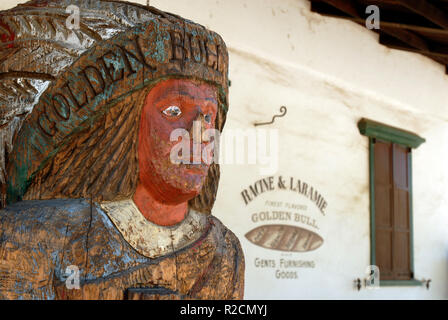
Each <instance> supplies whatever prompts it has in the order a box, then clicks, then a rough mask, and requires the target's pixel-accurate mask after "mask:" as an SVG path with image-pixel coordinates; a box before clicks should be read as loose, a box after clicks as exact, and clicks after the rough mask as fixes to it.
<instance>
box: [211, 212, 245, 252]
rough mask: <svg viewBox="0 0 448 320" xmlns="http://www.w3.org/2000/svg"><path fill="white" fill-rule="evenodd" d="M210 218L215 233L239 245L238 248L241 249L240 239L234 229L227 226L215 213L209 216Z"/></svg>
mask: <svg viewBox="0 0 448 320" xmlns="http://www.w3.org/2000/svg"><path fill="white" fill-rule="evenodd" d="M209 220H210V222H211V224H212V225H213V231H214V233H218V234H219V236H220V237H223V238H225V240H226V241H227V242H230V243H231V244H232V245H235V246H237V247H238V249H241V245H240V240H239V239H238V237H237V236H236V235H235V234H234V233H233V232H232V230H230V229H229V228H227V227H226V226H225V225H224V223H222V221H221V220H219V219H218V218H217V217H216V216H213V215H211V216H209Z"/></svg>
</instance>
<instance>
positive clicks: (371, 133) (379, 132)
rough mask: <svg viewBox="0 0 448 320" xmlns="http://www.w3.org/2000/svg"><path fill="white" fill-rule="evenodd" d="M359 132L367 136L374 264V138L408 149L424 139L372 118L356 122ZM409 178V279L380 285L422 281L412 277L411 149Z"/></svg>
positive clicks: (400, 284) (372, 256)
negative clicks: (410, 276) (410, 277)
mask: <svg viewBox="0 0 448 320" xmlns="http://www.w3.org/2000/svg"><path fill="white" fill-rule="evenodd" d="M358 129H359V132H360V133H361V134H362V135H364V136H367V137H368V138H369V184H370V263H371V265H376V238H375V237H376V232H375V231H376V230H375V225H376V224H375V167H374V160H375V148H374V143H375V141H376V140H382V141H386V142H390V143H395V144H399V145H402V146H404V147H407V148H410V150H412V149H415V148H417V147H419V146H420V145H421V144H422V143H423V142H425V141H426V140H425V139H424V138H422V137H420V136H418V135H416V134H415V133H412V132H409V131H406V130H402V129H398V128H395V127H392V126H388V125H386V124H383V123H380V122H376V121H373V120H369V119H365V118H362V119H361V120H360V121H359V122H358ZM408 179H409V238H410V240H409V245H410V248H409V250H410V270H411V275H412V279H410V280H381V270H380V286H419V285H422V282H421V281H419V280H416V279H415V278H414V274H415V273H414V272H415V269H414V241H413V232H414V227H413V206H412V202H413V200H412V199H413V197H412V193H413V192H412V188H413V187H412V184H413V182H412V151H411V152H409V153H408Z"/></svg>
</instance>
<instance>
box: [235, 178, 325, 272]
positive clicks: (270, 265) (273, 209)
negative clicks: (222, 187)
mask: <svg viewBox="0 0 448 320" xmlns="http://www.w3.org/2000/svg"><path fill="white" fill-rule="evenodd" d="M294 194H295V195H296V196H297V197H294V198H292V197H291V195H294ZM240 195H241V199H242V201H243V202H244V205H245V206H247V207H248V208H250V207H251V205H252V204H253V203H254V202H255V201H256V200H260V199H262V204H260V202H259V201H258V203H257V205H254V206H256V207H257V209H258V210H257V212H253V213H251V214H250V219H249V221H250V222H251V223H252V226H251V227H249V230H248V232H246V234H245V237H246V239H247V240H248V241H249V242H250V243H251V244H253V245H256V246H257V247H260V248H263V249H267V250H268V251H266V254H265V255H264V256H261V255H258V256H256V257H255V258H254V261H253V264H252V266H254V267H255V268H256V269H257V270H260V271H262V270H270V269H272V270H273V271H274V276H275V278H276V279H298V278H299V275H298V271H297V270H298V269H300V268H315V267H316V262H315V261H314V260H307V259H300V258H297V257H296V255H298V254H303V253H308V252H313V251H316V250H318V249H319V248H320V247H321V246H322V245H323V244H324V238H323V237H322V236H321V235H320V228H319V222H318V221H319V219H320V220H321V219H322V218H324V217H325V215H326V209H327V205H328V203H327V200H326V199H325V197H324V196H323V195H322V193H321V192H320V191H319V189H317V188H316V187H315V186H313V185H312V184H309V183H307V182H304V181H302V180H300V179H297V178H294V177H287V178H285V177H284V176H281V175H280V176H270V177H266V178H263V179H260V180H257V181H255V182H254V183H252V184H250V185H249V186H248V187H247V188H244V189H243V190H242V191H241V192H240ZM266 198H268V199H266ZM285 199H288V201H285ZM260 206H261V207H263V209H262V210H260ZM275 252H277V254H276V253H275Z"/></svg>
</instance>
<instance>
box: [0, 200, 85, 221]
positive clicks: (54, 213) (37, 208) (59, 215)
mask: <svg viewBox="0 0 448 320" xmlns="http://www.w3.org/2000/svg"><path fill="white" fill-rule="evenodd" d="M89 215H90V204H89V202H88V201H87V200H85V199H51V200H24V201H19V202H16V203H13V204H11V205H8V206H7V207H5V208H3V209H2V210H0V221H3V222H8V221H10V222H14V223H19V224H21V225H23V224H25V225H26V224H28V223H35V224H37V225H36V226H38V225H42V224H48V223H52V224H54V223H58V222H64V224H65V225H67V224H72V223H78V222H80V220H84V219H86V217H88V216H89Z"/></svg>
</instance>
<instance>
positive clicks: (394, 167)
mask: <svg viewBox="0 0 448 320" xmlns="http://www.w3.org/2000/svg"><path fill="white" fill-rule="evenodd" d="M409 152H410V150H409V149H408V148H406V147H402V146H400V145H397V144H394V143H390V142H384V141H380V140H377V141H375V143H374V172H375V178H374V183H375V186H374V188H375V256H376V265H377V266H378V267H379V268H380V277H381V279H383V280H409V279H411V278H412V277H411V268H410V221H409V214H410V212H409V191H410V188H409V160H408V159H409Z"/></svg>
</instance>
